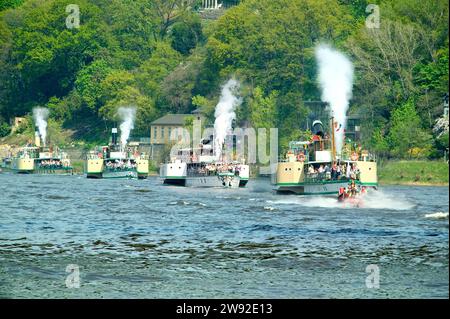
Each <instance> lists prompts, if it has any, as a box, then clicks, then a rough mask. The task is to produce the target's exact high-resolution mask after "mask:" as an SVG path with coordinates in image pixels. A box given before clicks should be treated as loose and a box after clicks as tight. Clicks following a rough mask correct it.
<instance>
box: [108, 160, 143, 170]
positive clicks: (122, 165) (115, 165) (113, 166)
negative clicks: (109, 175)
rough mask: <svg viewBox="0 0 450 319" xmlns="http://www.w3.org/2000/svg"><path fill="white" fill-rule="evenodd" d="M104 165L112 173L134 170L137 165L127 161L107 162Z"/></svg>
mask: <svg viewBox="0 0 450 319" xmlns="http://www.w3.org/2000/svg"><path fill="white" fill-rule="evenodd" d="M105 165H106V168H107V169H108V170H113V171H120V170H127V169H134V168H136V167H137V164H136V163H133V162H131V161H130V160H128V161H124V160H115V161H107V162H106V164H105Z"/></svg>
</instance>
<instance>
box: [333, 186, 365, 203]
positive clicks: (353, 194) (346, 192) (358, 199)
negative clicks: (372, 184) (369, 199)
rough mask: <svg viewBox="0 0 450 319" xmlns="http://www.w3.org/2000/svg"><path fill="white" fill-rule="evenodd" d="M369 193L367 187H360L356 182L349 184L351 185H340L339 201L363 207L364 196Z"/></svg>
mask: <svg viewBox="0 0 450 319" xmlns="http://www.w3.org/2000/svg"><path fill="white" fill-rule="evenodd" d="M366 194H367V189H366V188H365V187H364V186H363V187H362V188H361V189H358V188H357V187H356V186H355V184H351V185H349V187H347V188H345V187H340V188H339V193H338V198H337V199H338V201H339V202H342V203H348V204H350V205H352V206H355V207H361V206H362V205H363V197H364V196H365V195H366Z"/></svg>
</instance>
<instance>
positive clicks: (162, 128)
mask: <svg viewBox="0 0 450 319" xmlns="http://www.w3.org/2000/svg"><path fill="white" fill-rule="evenodd" d="M161 138H162V139H164V126H161Z"/></svg>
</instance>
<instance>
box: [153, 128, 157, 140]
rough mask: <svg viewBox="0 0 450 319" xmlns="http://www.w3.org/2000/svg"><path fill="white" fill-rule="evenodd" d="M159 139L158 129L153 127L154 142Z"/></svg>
mask: <svg viewBox="0 0 450 319" xmlns="http://www.w3.org/2000/svg"><path fill="white" fill-rule="evenodd" d="M157 138H158V127H156V126H155V127H153V140H155V141H156V139H157Z"/></svg>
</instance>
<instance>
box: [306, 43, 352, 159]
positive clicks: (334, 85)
mask: <svg viewBox="0 0 450 319" xmlns="http://www.w3.org/2000/svg"><path fill="white" fill-rule="evenodd" d="M315 53H316V60H317V63H318V64H319V74H318V82H319V85H320V88H321V89H322V101H323V102H328V103H329V104H330V107H331V112H332V115H333V116H334V120H335V122H336V123H337V127H336V128H334V130H335V144H336V150H337V152H338V153H340V152H341V149H342V145H343V142H344V129H345V126H346V122H347V116H346V113H347V110H348V106H349V101H350V99H351V98H352V87H353V70H354V69H353V64H352V63H351V62H350V60H349V59H348V58H347V57H346V56H345V55H344V54H342V53H340V52H338V51H336V50H334V49H332V48H331V47H329V46H327V45H319V46H317V47H316V51H315Z"/></svg>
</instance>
